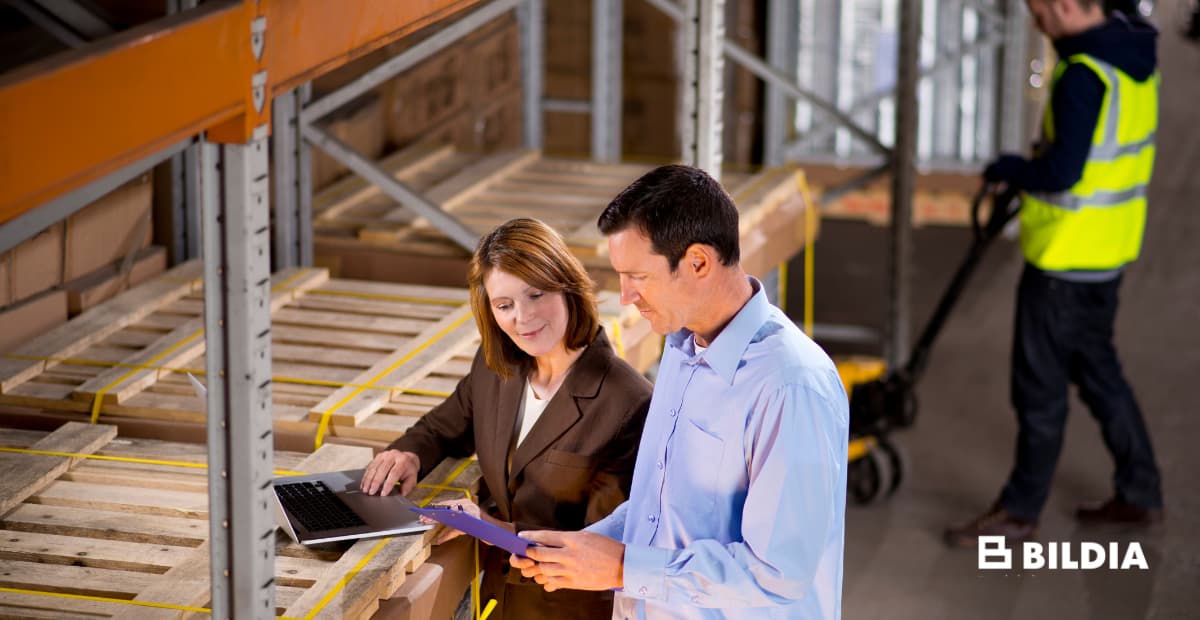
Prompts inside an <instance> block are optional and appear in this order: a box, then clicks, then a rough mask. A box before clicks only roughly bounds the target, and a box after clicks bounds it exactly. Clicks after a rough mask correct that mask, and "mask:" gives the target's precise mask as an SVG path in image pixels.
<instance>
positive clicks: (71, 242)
mask: <svg viewBox="0 0 1200 620" xmlns="http://www.w3.org/2000/svg"><path fill="white" fill-rule="evenodd" d="M153 202H154V191H153V184H152V183H151V182H150V175H149V174H144V175H142V176H141V177H139V178H137V179H134V180H133V181H131V182H130V183H127V184H125V185H123V186H121V187H118V188H117V189H115V190H113V191H112V192H109V193H108V194H107V195H105V196H104V197H103V198H101V199H100V200H97V201H96V202H94V203H92V204H90V205H88V206H86V207H84V208H83V209H81V210H80V211H78V212H77V213H75V214H74V215H71V216H70V217H68V218H67V223H66V241H65V243H66V247H65V249H64V258H63V261H64V265H63V280H64V281H70V280H74V279H75V278H78V277H81V276H85V275H87V274H89V273H91V272H93V271H95V270H97V269H99V268H101V267H103V266H105V265H107V264H109V263H111V262H114V261H116V260H118V259H120V258H124V257H125V255H126V254H129V253H130V252H136V251H138V250H140V249H142V248H144V247H146V246H148V245H150V242H151V240H152V239H153V236H154V226H153V222H152V221H150V218H151V217H152V214H151V212H152V208H153Z"/></svg>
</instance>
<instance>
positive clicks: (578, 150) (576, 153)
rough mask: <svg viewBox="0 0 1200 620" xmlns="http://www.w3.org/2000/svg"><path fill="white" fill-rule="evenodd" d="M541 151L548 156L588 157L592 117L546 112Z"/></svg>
mask: <svg viewBox="0 0 1200 620" xmlns="http://www.w3.org/2000/svg"><path fill="white" fill-rule="evenodd" d="M542 122H543V123H544V125H543V131H544V139H543V141H542V150H544V151H545V152H546V153H547V154H549V155H566V156H572V157H590V156H591V144H592V125H591V123H592V117H591V115H589V114H574V113H571V112H546V114H545V116H543V120H542Z"/></svg>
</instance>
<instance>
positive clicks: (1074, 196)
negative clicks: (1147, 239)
mask: <svg viewBox="0 0 1200 620" xmlns="http://www.w3.org/2000/svg"><path fill="white" fill-rule="evenodd" d="M1071 64H1082V65H1084V66H1087V67H1088V68H1090V69H1091V70H1092V71H1093V72H1094V73H1095V74H1096V75H1097V76H1098V77H1099V78H1100V80H1101V81H1102V82H1104V85H1105V93H1104V99H1103V103H1102V105H1101V110H1100V116H1099V118H1098V119H1097V121H1096V129H1095V131H1094V132H1093V136H1092V145H1091V148H1090V149H1089V151H1088V159H1087V163H1086V164H1085V165H1084V169H1083V174H1082V176H1081V178H1080V179H1079V181H1078V182H1076V183H1075V185H1074V186H1072V187H1071V188H1070V189H1069V190H1066V191H1063V192H1054V193H1027V194H1024V195H1023V199H1022V204H1021V215H1020V219H1021V249H1022V252H1023V253H1024V255H1025V259H1026V260H1027V261H1029V262H1030V263H1032V264H1033V265H1035V266H1037V267H1038V268H1040V269H1043V270H1047V271H1070V270H1104V269H1114V268H1119V267H1121V266H1122V265H1124V264H1126V263H1129V262H1131V261H1133V260H1134V259H1136V258H1137V256H1138V254H1139V252H1140V251H1141V242H1142V231H1143V229H1144V228H1145V221H1146V186H1147V185H1148V184H1149V182H1150V173H1151V170H1152V169H1153V167H1154V154H1155V148H1154V137H1155V130H1156V128H1157V125H1158V80H1159V77H1158V73H1157V72H1156V73H1155V74H1154V75H1152V76H1151V77H1150V78H1149V79H1147V80H1146V81H1144V82H1137V81H1134V80H1133V78H1130V77H1129V76H1128V75H1127V74H1125V73H1124V72H1122V71H1120V70H1118V69H1116V68H1115V67H1113V66H1112V65H1109V64H1107V63H1104V62H1101V61H1099V60H1096V59H1095V58H1093V57H1091V56H1087V55H1085V54H1078V55H1075V56H1071V57H1069V58H1067V59H1065V60H1063V61H1061V62H1059V64H1058V66H1057V67H1055V71H1054V83H1055V84H1057V82H1058V79H1059V78H1060V77H1061V76H1062V74H1063V72H1064V71H1066V69H1067V67H1069V66H1070V65H1071ZM1051 93H1053V86H1052V87H1051ZM1051 96H1053V94H1052V95H1051ZM1043 134H1044V137H1045V139H1046V140H1047V141H1048V142H1053V141H1054V139H1055V135H1054V116H1053V105H1052V104H1051V103H1047V105H1046V113H1045V115H1044V117H1043Z"/></svg>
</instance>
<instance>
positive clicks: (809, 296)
mask: <svg viewBox="0 0 1200 620" xmlns="http://www.w3.org/2000/svg"><path fill="white" fill-rule="evenodd" d="M796 185H798V186H799V187H800V196H801V197H803V198H804V333H806V334H808V337H809V338H812V335H813V273H814V265H813V260H814V258H813V243H814V241H815V236H816V233H817V231H816V225H817V223H816V217H817V203H815V202H813V200H812V192H810V191H809V189H808V177H807V176H805V174H804V171H803V170H797V171H796Z"/></svg>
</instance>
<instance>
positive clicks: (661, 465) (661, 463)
mask: <svg viewBox="0 0 1200 620" xmlns="http://www.w3.org/2000/svg"><path fill="white" fill-rule="evenodd" d="M656 465H658V468H659V469H662V468H663V462H662V461H659V462H658V463H656Z"/></svg>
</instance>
